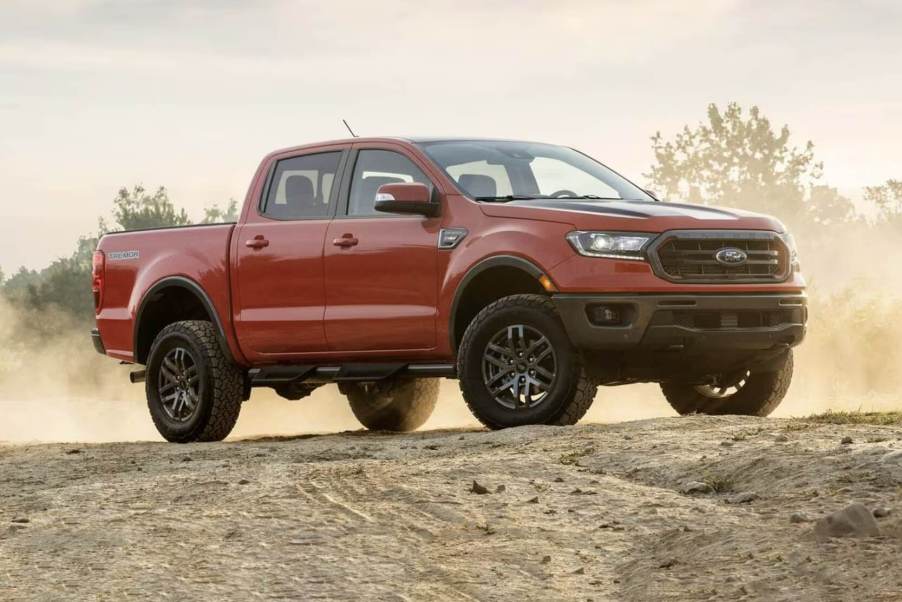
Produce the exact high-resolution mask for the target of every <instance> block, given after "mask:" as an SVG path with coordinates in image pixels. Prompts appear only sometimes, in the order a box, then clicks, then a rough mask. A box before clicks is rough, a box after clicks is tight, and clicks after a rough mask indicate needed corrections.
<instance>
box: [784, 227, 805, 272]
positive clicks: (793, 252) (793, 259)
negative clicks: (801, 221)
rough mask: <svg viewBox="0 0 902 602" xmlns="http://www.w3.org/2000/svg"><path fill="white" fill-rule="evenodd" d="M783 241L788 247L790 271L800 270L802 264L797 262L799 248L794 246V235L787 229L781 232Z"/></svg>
mask: <svg viewBox="0 0 902 602" xmlns="http://www.w3.org/2000/svg"><path fill="white" fill-rule="evenodd" d="M783 242H785V243H786V247H787V248H788V249H789V265H790V266H791V267H792V271H794V272H800V271H802V265H801V264H800V263H799V248H798V246H796V239H795V237H794V236H793V235H792V234H790V233H789V231H786V232H784V233H783Z"/></svg>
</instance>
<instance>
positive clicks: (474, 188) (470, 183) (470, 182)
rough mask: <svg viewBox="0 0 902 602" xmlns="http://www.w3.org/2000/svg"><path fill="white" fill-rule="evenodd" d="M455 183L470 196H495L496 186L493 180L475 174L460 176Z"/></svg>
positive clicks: (496, 192) (489, 177)
mask: <svg viewBox="0 0 902 602" xmlns="http://www.w3.org/2000/svg"><path fill="white" fill-rule="evenodd" d="M457 183H458V184H460V187H461V188H463V189H464V190H465V191H467V192H469V193H470V195H472V196H474V197H476V196H497V195H498V184H497V183H496V182H495V178H493V177H491V176H484V175H481V174H475V173H465V174H460V177H459V178H457Z"/></svg>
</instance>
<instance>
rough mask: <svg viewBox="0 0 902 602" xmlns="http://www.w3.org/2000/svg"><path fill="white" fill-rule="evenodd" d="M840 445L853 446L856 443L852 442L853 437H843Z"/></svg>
mask: <svg viewBox="0 0 902 602" xmlns="http://www.w3.org/2000/svg"><path fill="white" fill-rule="evenodd" d="M839 443H840V445H852V443H854V441H852V437H843V438H842V440H841V441H840V442H839Z"/></svg>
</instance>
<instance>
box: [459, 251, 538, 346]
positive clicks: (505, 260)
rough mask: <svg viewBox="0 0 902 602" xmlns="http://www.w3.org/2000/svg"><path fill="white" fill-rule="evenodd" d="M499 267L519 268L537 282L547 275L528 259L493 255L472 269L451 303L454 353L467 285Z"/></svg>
mask: <svg viewBox="0 0 902 602" xmlns="http://www.w3.org/2000/svg"><path fill="white" fill-rule="evenodd" d="M497 267H509V268H519V269H521V270H523V271H524V272H526V273H527V274H529V275H530V276H533V277H534V278H535V279H536V280H538V279H539V278H541V277H542V276H543V275H544V274H545V272H544V270H542V269H541V268H539V266H537V265H536V264H534V263H532V262H531V261H529V260H528V259H524V258H522V257H517V256H515V255H492V256H491V257H488V258H486V259H483V260H482V261H480V262H479V263H477V264H476V265H474V266H473V267H471V268H470V269H469V270H468V271H467V273H466V274H465V275H464V277H463V278H461V280H460V283H459V284H458V285H457V290H456V291H454V300H453V301H452V302H451V316H450V321H449V328H448V337H449V339H450V342H451V351H452V352H454V353H457V344H456V342H455V340H454V333H455V332H456V326H457V325H456V324H455V321H456V319H457V308H458V306H459V305H460V300H461V299H462V298H463V295H464V291H466V289H467V285H468V284H470V282H472V280H473V279H474V278H476V277H477V276H478V275H479V274H481V273H482V272H484V271H486V270H489V269H491V268H497Z"/></svg>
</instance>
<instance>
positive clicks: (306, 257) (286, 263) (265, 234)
mask: <svg viewBox="0 0 902 602" xmlns="http://www.w3.org/2000/svg"><path fill="white" fill-rule="evenodd" d="M346 155H347V149H346V148H342V147H332V148H328V149H325V150H317V151H310V152H308V153H305V154H300V155H296V156H289V157H285V158H281V159H279V160H278V161H276V162H275V163H274V165H273V166H272V168H271V169H270V174H269V178H268V181H267V184H266V186H265V187H264V191H263V194H262V195H261V199H260V202H259V205H258V206H256V207H253V208H251V209H250V210H249V212H248V215H247V218H246V220H245V222H244V223H243V224H241V225H240V226H239V227H238V228H237V229H236V231H235V236H236V237H237V251H236V255H237V269H236V278H237V286H236V290H237V296H238V299H237V308H238V312H237V317H236V320H235V329H236V332H237V334H238V340H239V342H240V345H241V348H242V351H243V352H244V354H245V356H246V357H247V358H248V360H250V361H252V362H254V361H267V360H279V359H290V358H291V357H295V356H297V355H298V354H304V353H315V352H322V351H325V350H326V349H327V344H326V337H325V331H324V329H323V314H324V312H325V290H324V287H323V241H324V239H325V236H326V230H327V229H328V227H329V222H330V221H331V219H332V217H333V215H334V213H335V206H336V201H337V199H338V188H339V186H338V183H339V179H340V177H339V175H340V174H341V169H342V167H343V164H344V161H345V158H346Z"/></svg>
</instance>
